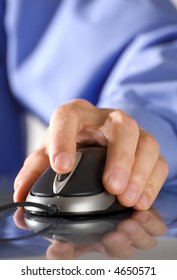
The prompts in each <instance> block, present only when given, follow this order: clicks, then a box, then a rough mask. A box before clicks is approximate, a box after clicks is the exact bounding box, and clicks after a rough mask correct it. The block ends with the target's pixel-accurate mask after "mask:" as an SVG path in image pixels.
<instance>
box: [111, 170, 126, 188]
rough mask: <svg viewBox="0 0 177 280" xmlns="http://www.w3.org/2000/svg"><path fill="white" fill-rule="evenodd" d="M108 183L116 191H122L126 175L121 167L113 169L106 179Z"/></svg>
mask: <svg viewBox="0 0 177 280" xmlns="http://www.w3.org/2000/svg"><path fill="white" fill-rule="evenodd" d="M107 182H108V184H109V185H110V186H111V187H112V188H113V189H115V190H116V191H118V192H119V191H122V190H123V189H124V187H125V183H126V175H125V172H124V171H123V170H122V169H118V170H116V171H113V172H112V173H111V174H110V175H109V177H108V179H107Z"/></svg>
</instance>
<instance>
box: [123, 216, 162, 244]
mask: <svg viewBox="0 0 177 280" xmlns="http://www.w3.org/2000/svg"><path fill="white" fill-rule="evenodd" d="M118 230H119V231H122V232H123V233H124V234H125V235H126V236H127V238H128V239H129V240H130V242H131V244H132V245H133V246H134V247H136V248H139V249H150V248H154V247H155V246H156V245H157V241H156V240H155V239H154V238H153V237H152V236H151V235H150V234H148V233H147V232H146V231H145V230H144V229H143V228H142V227H141V226H140V225H139V223H137V222H136V221H134V220H132V219H127V220H126V221H124V222H122V223H121V224H120V225H119V226H118Z"/></svg>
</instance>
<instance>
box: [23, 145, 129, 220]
mask: <svg viewBox="0 0 177 280" xmlns="http://www.w3.org/2000/svg"><path fill="white" fill-rule="evenodd" d="M105 160H106V149H105V148H101V147H89V148H83V149H80V150H78V151H77V154H76V162H75V165H74V168H73V170H72V171H71V172H70V173H68V174H57V173H56V172H54V171H53V170H52V169H51V168H48V169H47V170H46V171H45V172H44V173H43V174H42V176H41V177H40V178H39V179H38V180H37V181H36V183H35V184H34V185H33V188H32V189H31V191H30V192H29V194H28V196H27V199H26V201H30V202H36V203H41V204H44V205H47V206H49V205H51V206H52V207H53V212H54V214H55V216H56V215H87V214H89V215H90V214H106V213H111V212H115V211H120V210H123V209H126V207H124V206H122V205H121V204H120V203H118V201H117V198H116V196H115V195H112V194H109V193H108V192H107V191H106V190H105V188H104V187H103V184H102V174H103V169H104V165H105ZM26 210H27V211H29V212H31V213H34V214H42V215H47V213H45V212H44V210H42V209H39V208H36V207H26Z"/></svg>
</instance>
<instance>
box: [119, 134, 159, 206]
mask: <svg viewBox="0 0 177 280" xmlns="http://www.w3.org/2000/svg"><path fill="white" fill-rule="evenodd" d="M159 154H160V148H159V144H158V143H157V141H156V140H155V139H154V137H153V136H152V135H150V134H149V133H147V132H146V131H144V130H142V131H141V133H140V137H139V141H138V145H137V149H136V154H135V160H134V164H133V168H132V170H131V175H130V178H129V182H128V184H127V187H126V189H125V191H124V193H123V194H121V195H119V197H118V199H119V201H120V202H121V203H122V204H123V205H125V206H128V207H131V206H133V205H134V204H135V203H136V202H137V201H138V198H139V197H140V195H141V194H142V192H143V190H144V188H145V186H146V183H147V181H148V180H149V177H150V176H151V173H152V171H153V169H154V167H155V165H156V162H157V160H158V158H159Z"/></svg>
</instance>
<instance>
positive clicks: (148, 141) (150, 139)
mask: <svg viewBox="0 0 177 280" xmlns="http://www.w3.org/2000/svg"><path fill="white" fill-rule="evenodd" d="M141 142H142V143H143V144H144V145H149V146H151V147H153V149H155V150H156V151H158V153H160V145H159V143H158V142H157V140H156V139H155V137H154V136H153V135H152V134H150V133H147V132H144V133H143V134H142V135H141Z"/></svg>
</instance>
